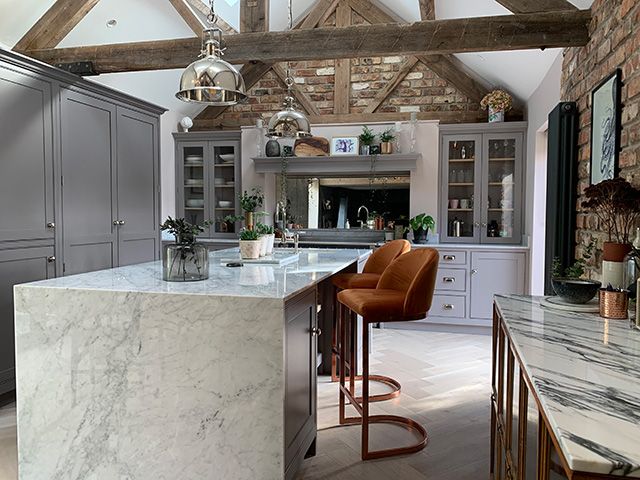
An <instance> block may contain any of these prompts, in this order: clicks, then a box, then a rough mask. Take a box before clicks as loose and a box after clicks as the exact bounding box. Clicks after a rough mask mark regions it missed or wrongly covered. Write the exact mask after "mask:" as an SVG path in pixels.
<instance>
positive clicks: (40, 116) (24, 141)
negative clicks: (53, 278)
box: [0, 64, 55, 242]
mask: <svg viewBox="0 0 640 480" xmlns="http://www.w3.org/2000/svg"><path fill="white" fill-rule="evenodd" d="M51 89H52V87H51V83H50V82H48V81H46V80H43V79H38V78H35V77H33V76H31V75H29V74H28V72H26V71H22V70H20V69H17V68H12V67H11V66H9V65H4V64H0V111H1V112H3V115H2V116H1V117H0V148H1V149H2V150H1V151H2V156H1V157H0V172H1V174H0V219H2V221H0V242H5V241H12V240H24V239H33V238H47V239H50V240H51V242H53V237H54V229H53V225H54V223H55V215H54V208H53V207H54V198H53V195H54V193H53V192H54V185H53V125H52V117H53V109H52V95H51Z"/></svg>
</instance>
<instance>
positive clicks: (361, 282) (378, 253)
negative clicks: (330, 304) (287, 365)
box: [331, 240, 411, 402]
mask: <svg viewBox="0 0 640 480" xmlns="http://www.w3.org/2000/svg"><path fill="white" fill-rule="evenodd" d="M409 250H411V244H410V243H409V242H408V241H407V240H392V241H390V242H387V243H385V244H384V245H382V246H381V247H380V248H378V249H376V250H375V251H374V252H373V253H372V254H371V256H370V257H369V259H368V260H367V263H366V264H365V266H364V269H363V272H362V273H341V274H338V275H334V276H333V279H332V281H333V285H334V286H335V287H336V295H337V292H340V291H341V290H348V289H353V288H376V285H378V281H379V280H380V277H381V275H382V273H383V272H384V271H385V269H386V268H387V267H388V266H389V265H390V264H391V262H393V261H394V260H395V259H396V258H398V257H399V256H400V255H402V254H404V253H407V252H408V251H409ZM338 309H339V308H338V304H337V302H336V308H335V312H336V314H334V316H333V332H332V336H331V380H332V381H334V382H337V381H338V378H339V377H338V368H337V356H338V350H339V348H340V338H339V335H338V332H339V331H340V325H339V317H340V316H339V315H337V312H338ZM349 340H350V341H353V339H349ZM349 367H351V366H349ZM353 369H354V371H357V368H356V365H355V363H354V366H353ZM355 379H356V380H360V377H356V378H355ZM371 380H374V381H378V382H381V383H384V384H386V385H387V386H389V387H390V388H391V392H389V393H385V394H380V395H374V396H372V398H371V401H372V402H381V401H384V400H389V399H392V398H395V397H397V396H398V395H399V394H400V384H398V383H397V382H396V381H395V380H393V379H391V378H388V377H383V376H381V375H376V376H372V378H371Z"/></svg>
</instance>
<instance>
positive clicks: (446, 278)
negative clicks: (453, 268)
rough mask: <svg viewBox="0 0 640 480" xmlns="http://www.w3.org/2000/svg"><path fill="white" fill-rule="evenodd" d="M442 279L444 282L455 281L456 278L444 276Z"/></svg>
mask: <svg viewBox="0 0 640 480" xmlns="http://www.w3.org/2000/svg"><path fill="white" fill-rule="evenodd" d="M442 281H443V282H444V283H455V281H456V279H455V278H454V277H443V278H442Z"/></svg>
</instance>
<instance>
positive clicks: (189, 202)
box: [174, 132, 241, 238]
mask: <svg viewBox="0 0 640 480" xmlns="http://www.w3.org/2000/svg"><path fill="white" fill-rule="evenodd" d="M174 139H175V144H176V216H178V217H184V218H185V219H186V220H187V221H188V222H190V223H202V222H203V221H205V220H210V221H211V222H213V224H212V225H211V226H210V227H209V228H208V229H207V231H205V233H204V234H203V235H202V236H203V237H209V238H235V237H236V230H237V228H238V224H236V223H233V222H228V221H226V220H225V218H226V217H228V216H232V215H240V213H241V212H240V205H239V200H238V193H239V192H240V171H241V170H240V161H241V156H240V133H239V132H194V133H174Z"/></svg>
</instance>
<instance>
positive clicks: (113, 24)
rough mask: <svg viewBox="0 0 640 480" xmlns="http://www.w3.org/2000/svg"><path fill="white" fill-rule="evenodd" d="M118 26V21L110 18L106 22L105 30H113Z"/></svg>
mask: <svg viewBox="0 0 640 480" xmlns="http://www.w3.org/2000/svg"><path fill="white" fill-rule="evenodd" d="M116 25H118V21H117V20H116V19H115V18H112V19H111V20H109V21H108V22H107V28H113V27H115V26H116Z"/></svg>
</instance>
